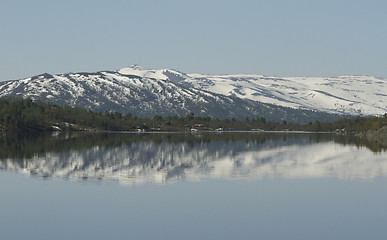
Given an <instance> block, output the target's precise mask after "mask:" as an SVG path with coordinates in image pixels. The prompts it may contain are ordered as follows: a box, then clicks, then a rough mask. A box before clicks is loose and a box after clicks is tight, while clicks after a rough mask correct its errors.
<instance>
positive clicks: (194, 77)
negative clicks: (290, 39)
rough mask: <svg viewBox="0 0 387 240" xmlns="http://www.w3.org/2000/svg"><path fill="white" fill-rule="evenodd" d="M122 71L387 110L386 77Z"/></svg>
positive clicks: (286, 101)
mask: <svg viewBox="0 0 387 240" xmlns="http://www.w3.org/2000/svg"><path fill="white" fill-rule="evenodd" d="M119 72H122V73H126V74H133V75H139V76H152V77H154V78H159V79H169V80H171V81H173V82H175V83H178V84H181V85H184V86H191V87H195V88H198V89H202V90H206V91H210V92H213V93H218V94H223V95H226V96H236V97H238V98H242V99H249V100H254V101H259V102H262V103H270V104H274V105H280V106H284V107H291V108H300V109H308V110H315V111H324V112H329V113H338V114H349V115H381V114H384V113H386V112H387V79H383V78H377V77H371V76H340V77H325V78H324V77H268V76H262V75H249V74H239V75H205V74H184V73H180V72H177V71H173V70H167V69H164V70H148V69H145V68H140V69H138V68H132V67H129V68H124V69H121V70H120V71H119Z"/></svg>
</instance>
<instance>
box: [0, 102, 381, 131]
mask: <svg viewBox="0 0 387 240" xmlns="http://www.w3.org/2000/svg"><path fill="white" fill-rule="evenodd" d="M382 126H387V114H385V115H384V116H383V117H354V118H343V119H340V120H337V121H334V122H320V121H315V122H310V123H308V124H298V123H288V122H287V121H286V120H282V121H280V122H273V121H266V119H265V118H264V116H257V117H255V118H252V119H249V118H246V119H244V120H236V119H234V118H233V119H212V118H211V117H201V116H195V114H194V113H189V114H188V115H186V116H177V115H175V116H169V117H162V116H159V115H156V116H154V117H153V118H138V117H136V116H134V115H132V114H130V113H129V114H122V113H120V112H109V111H105V112H104V113H101V112H92V111H91V110H86V109H82V108H77V107H71V106H67V105H55V104H52V103H46V102H41V101H33V100H31V99H20V98H0V131H7V132H20V131H52V130H90V131H98V130H105V131H184V130H191V129H196V130H246V131H249V130H269V131H286V130H289V131H317V132H321V131H329V132H331V131H340V132H345V133H348V132H363V131H368V130H376V129H379V128H381V127H382Z"/></svg>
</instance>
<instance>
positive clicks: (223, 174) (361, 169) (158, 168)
mask: <svg viewBox="0 0 387 240" xmlns="http://www.w3.org/2000/svg"><path fill="white" fill-rule="evenodd" d="M33 139H34V141H28V140H24V139H23V140H24V142H23V141H22V145H23V147H21V146H20V145H17V146H13V145H12V144H11V147H9V146H8V147H7V148H4V149H8V150H10V151H13V152H11V153H9V152H6V151H5V153H4V152H3V153H2V155H1V156H0V157H1V161H0V168H1V169H5V170H8V171H18V172H23V173H27V174H33V175H38V176H41V177H55V178H65V179H75V180H85V179H91V180H103V181H119V182H120V183H122V184H125V185H138V184H143V183H171V182H176V181H200V180H203V179H225V178H226V179H227V178H242V179H262V178H278V177H285V178H340V179H346V180H364V179H372V178H377V177H384V176H386V175H387V154H386V153H385V152H384V151H383V150H380V151H379V152H376V153H375V152H372V151H370V150H369V148H367V147H365V146H366V145H365V144H361V143H359V141H358V140H356V141H351V140H348V139H346V138H344V137H338V136H335V135H330V134H325V135H312V134H280V133H276V134H267V133H239V134H236V133H224V134H213V133H206V134H204V135H191V134H182V133H177V134H145V135H141V134H102V135H101V134H94V135H85V134H80V135H76V136H60V137H58V136H56V137H50V136H45V137H41V138H38V139H40V140H38V141H36V139H35V138H33ZM85 141H86V143H85ZM11 142H12V141H11ZM6 143H7V144H8V145H9V143H10V140H9V139H8V140H5V139H4V138H3V139H2V142H1V144H2V145H4V144H6ZM39 143H44V144H39ZM80 143H82V145H80ZM26 144H27V145H26ZM28 144H31V147H28ZM34 144H38V145H39V146H41V148H38V149H36V147H35V148H34V147H33V146H34ZM27 149H28V150H27ZM31 149H32V150H31ZM28 151H29V152H28Z"/></svg>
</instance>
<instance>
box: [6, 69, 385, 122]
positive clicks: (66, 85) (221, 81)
mask: <svg viewBox="0 0 387 240" xmlns="http://www.w3.org/2000/svg"><path fill="white" fill-rule="evenodd" d="M375 79H376V78H373V80H369V81H371V84H373V83H374V82H375V81H377V84H379V85H378V86H377V87H378V89H374V88H375V87H372V91H371V92H369V93H367V94H368V95H366V94H365V93H364V91H363V92H360V90H358V91H357V92H356V94H354V92H355V90H351V86H348V87H347V88H346V89H345V90H343V91H346V92H348V94H347V95H343V94H341V92H338V91H336V92H335V91H330V92H329V91H328V90H329V89H327V88H332V86H333V87H336V88H337V85H338V84H340V86H341V85H344V83H338V80H337V79H336V80H335V81H334V80H329V81H325V82H324V81H323V80H321V79H314V80H313V81H314V82H313V83H314V84H315V85H316V86H328V87H326V88H315V89H314V90H310V89H311V87H310V86H312V85H313V84H312V83H311V82H312V80H310V79H304V80H300V79H295V80H290V79H279V78H267V77H263V76H256V75H219V76H215V75H199V74H184V73H181V72H178V71H175V70H170V69H161V70H150V69H145V68H142V67H140V66H136V65H135V66H131V67H128V68H123V69H120V70H118V71H102V72H96V73H68V74H47V73H45V74H41V75H38V76H35V77H32V78H27V79H23V80H17V81H8V82H2V83H0V97H1V96H12V97H23V98H32V99H39V100H43V101H49V102H52V103H56V104H69V105H72V106H78V107H83V108H88V109H91V110H94V111H101V112H104V111H119V112H123V113H129V112H130V113H132V114H134V115H136V116H139V117H153V116H154V115H156V114H158V115H162V116H167V115H175V114H176V115H186V114H188V113H189V112H194V113H195V114H196V115H201V116H212V117H213V118H233V117H235V118H238V119H243V118H245V117H249V118H252V117H262V116H263V117H265V118H266V119H268V120H275V121H281V120H287V121H292V122H295V121H296V122H309V121H314V120H317V119H319V120H323V121H329V120H335V119H337V118H339V116H337V115H333V114H324V113H321V112H317V110H322V111H325V112H328V113H341V114H343V113H351V114H382V113H384V112H387V109H386V106H387V104H385V101H386V100H384V99H381V97H382V96H384V93H382V90H384V88H385V86H384V85H386V84H384V83H385V82H384V80H383V79H380V80H375ZM303 81H305V82H309V83H308V84H309V85H307V84H303V83H301V82H303ZM362 81H363V80H362ZM346 82H348V81H346ZM328 83H331V85H329V84H328ZM363 83H364V84H366V85H370V84H368V83H367V82H366V81H363ZM346 84H347V83H346ZM353 85H355V84H353ZM313 86H314V85H313ZM372 86H373V85H372ZM366 90H367V89H366ZM307 93H308V94H307ZM339 93H340V94H339ZM351 94H352V95H354V96H352V95H351ZM351 96H352V97H351ZM366 96H369V97H368V98H367V99H366V100H365V98H366ZM375 96H379V98H378V99H376V97H375ZM353 98H357V99H358V100H357V102H356V101H355V100H353ZM363 98H364V99H363ZM258 100H260V101H262V102H258ZM316 100H317V101H316ZM264 101H266V102H267V103H264ZM327 103H329V104H331V105H332V106H331V105H329V104H327ZM274 104H277V105H282V106H285V107H282V106H277V105H274ZM287 107H292V108H287ZM335 107H336V108H335ZM299 109H302V110H299Z"/></svg>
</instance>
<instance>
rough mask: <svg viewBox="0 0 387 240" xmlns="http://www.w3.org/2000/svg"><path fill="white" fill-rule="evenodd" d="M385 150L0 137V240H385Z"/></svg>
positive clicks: (248, 138)
mask: <svg viewBox="0 0 387 240" xmlns="http://www.w3.org/2000/svg"><path fill="white" fill-rule="evenodd" d="M386 176H387V153H386V148H385V147H383V146H380V145H377V144H375V143H370V142H363V141H360V140H359V139H356V138H349V137H342V136H336V135H330V134H320V135H314V134H284V133H275V134H273V133H222V134H220V133H201V134H184V133H175V134H171V133H170V134H166V133H156V134H124V133H123V134H81V133H76V134H67V135H66V134H60V135H56V136H52V135H36V136H35V135H34V136H31V135H30V136H16V137H15V136H14V137H10V136H8V137H5V136H4V137H0V192H1V198H0V204H1V206H0V212H1V213H0V234H1V239H385V237H386V236H387V228H386V223H387V204H386V202H387V188H386V186H387V177H386Z"/></svg>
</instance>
